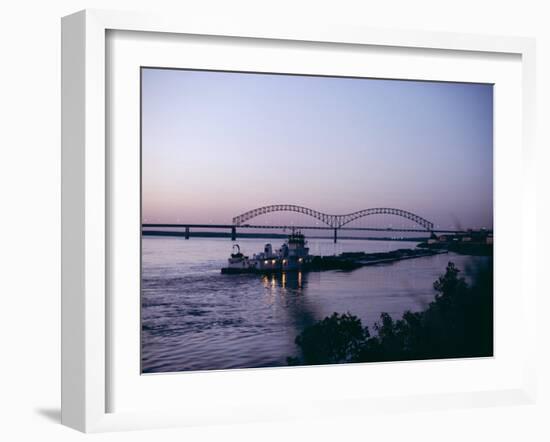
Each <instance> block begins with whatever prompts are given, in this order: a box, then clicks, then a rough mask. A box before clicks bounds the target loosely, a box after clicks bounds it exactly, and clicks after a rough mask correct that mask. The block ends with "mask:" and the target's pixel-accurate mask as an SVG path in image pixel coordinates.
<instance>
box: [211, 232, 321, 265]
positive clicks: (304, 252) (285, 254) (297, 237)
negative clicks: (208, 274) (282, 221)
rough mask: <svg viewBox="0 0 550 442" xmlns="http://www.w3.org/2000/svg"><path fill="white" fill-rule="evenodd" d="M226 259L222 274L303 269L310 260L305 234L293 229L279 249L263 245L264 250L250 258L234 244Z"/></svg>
mask: <svg viewBox="0 0 550 442" xmlns="http://www.w3.org/2000/svg"><path fill="white" fill-rule="evenodd" d="M235 248H236V249H237V253H232V254H231V256H230V257H229V259H228V260H227V267H224V268H222V270H221V271H222V273H223V274H240V273H274V272H291V271H300V270H305V269H306V268H307V267H308V265H309V264H310V262H311V256H310V255H309V248H308V247H307V241H306V239H305V236H304V235H303V234H302V233H300V232H295V231H293V232H292V233H291V234H290V235H289V237H288V239H287V241H286V242H285V243H284V244H283V245H282V246H281V248H280V249H277V250H273V247H272V246H271V244H266V245H265V246H264V251H263V252H260V253H257V254H254V255H253V256H252V258H248V256H244V255H243V254H242V253H241V249H240V247H239V246H238V245H237V244H235V245H234V246H233V252H235Z"/></svg>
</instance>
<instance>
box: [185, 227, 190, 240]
mask: <svg viewBox="0 0 550 442" xmlns="http://www.w3.org/2000/svg"><path fill="white" fill-rule="evenodd" d="M185 239H189V227H186V228H185Z"/></svg>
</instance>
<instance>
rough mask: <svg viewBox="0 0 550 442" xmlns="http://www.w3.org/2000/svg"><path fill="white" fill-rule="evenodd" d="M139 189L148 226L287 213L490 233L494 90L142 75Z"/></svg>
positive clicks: (174, 72) (275, 78)
mask: <svg viewBox="0 0 550 442" xmlns="http://www.w3.org/2000/svg"><path fill="white" fill-rule="evenodd" d="M142 180H143V182H142V185H143V187H142V189H143V194H142V198H143V199H142V204H143V221H144V222H166V223H170V222H189V223H203V222H205V223H206V222H215V223H230V222H231V218H232V217H233V216H236V215H239V214H240V213H242V212H244V211H246V210H249V209H253V208H256V207H260V206H263V205H268V204H279V203H287V204H297V205H303V206H306V207H310V208H312V209H316V210H319V211H321V212H325V213H333V214H340V213H350V212H354V211H357V210H361V209H366V208H371V207H395V208H400V209H405V210H409V211H411V212H414V213H416V214H418V215H420V216H422V217H424V218H427V219H428V220H430V221H432V222H434V223H435V224H436V225H438V226H440V227H441V228H447V227H461V228H468V227H474V228H475V227H487V228H492V225H493V215H492V213H493V206H492V195H493V88H492V85H481V84H463V83H436V82H419V81H397V80H374V79H350V78H334V77H309V76H288V75H266V74H244V73H225V72H201V71H185V70H166V69H150V68H146V69H143V71H142ZM281 216H287V217H289V219H290V218H292V217H294V219H296V216H295V215H291V214H287V215H284V214H283V215H281ZM371 218H372V220H371ZM374 218H383V217H377V216H371V217H367V218H365V219H364V221H365V220H367V221H369V222H371V221H372V222H371V224H372V225H380V224H384V225H388V223H389V222H390V221H391V220H389V219H388V218H386V219H379V220H378V221H376V220H374ZM394 218H395V217H394ZM278 220H281V218H278ZM310 220H311V223H312V224H314V222H315V220H313V219H310ZM393 221H398V222H396V223H395V224H394V225H397V224H399V225H401V221H403V220H401V221H399V220H395V219H394V220H393ZM262 222H266V220H265V219H264V220H262V218H257V219H255V220H253V221H251V223H254V224H256V223H257V224H262ZM404 222H405V223H407V221H404ZM409 225H410V224H409Z"/></svg>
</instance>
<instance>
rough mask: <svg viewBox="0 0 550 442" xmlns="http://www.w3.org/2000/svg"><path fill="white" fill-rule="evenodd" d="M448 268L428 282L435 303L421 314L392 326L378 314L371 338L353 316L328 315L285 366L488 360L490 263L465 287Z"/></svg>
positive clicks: (306, 332)
mask: <svg viewBox="0 0 550 442" xmlns="http://www.w3.org/2000/svg"><path fill="white" fill-rule="evenodd" d="M459 273H460V271H459V270H458V269H457V268H456V266H455V265H454V264H453V263H452V262H450V263H449V264H448V265H447V269H446V272H445V274H444V275H442V276H440V277H439V278H438V280H437V281H435V282H434V284H433V287H434V289H435V291H436V295H435V299H434V301H433V302H431V303H430V304H429V306H428V308H427V309H426V310H424V311H421V312H411V311H407V312H405V313H404V314H403V316H402V318H401V319H398V320H394V319H393V318H392V317H391V316H390V315H389V314H387V313H382V314H381V315H380V321H379V322H377V323H376V324H375V325H374V332H373V334H372V335H371V333H370V331H369V328H368V327H363V325H362V323H361V320H360V319H359V318H357V317H356V316H354V315H352V314H350V313H345V314H339V313H333V314H332V315H331V316H328V317H326V318H325V319H323V320H321V321H319V322H317V323H315V324H313V325H312V326H309V327H307V328H306V329H304V330H303V332H302V333H301V334H300V335H298V336H297V337H296V340H295V342H296V345H297V346H298V347H299V348H300V350H301V352H300V353H301V355H300V356H298V357H289V358H287V360H288V363H289V365H317V364H337V363H349V362H381V361H404V360H418V359H443V358H463V357H480V356H492V355H493V271H492V263H491V264H490V265H488V266H486V267H483V268H479V269H477V271H476V274H475V275H474V277H473V282H472V283H471V284H470V285H468V284H467V283H466V281H465V279H464V278H463V277H461V276H459Z"/></svg>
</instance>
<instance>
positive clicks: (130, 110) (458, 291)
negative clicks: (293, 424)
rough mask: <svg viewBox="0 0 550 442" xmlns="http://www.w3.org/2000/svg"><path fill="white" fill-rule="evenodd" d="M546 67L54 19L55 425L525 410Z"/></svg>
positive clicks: (520, 58) (127, 18)
mask: <svg viewBox="0 0 550 442" xmlns="http://www.w3.org/2000/svg"><path fill="white" fill-rule="evenodd" d="M533 57H534V49H533V42H532V41H531V40H529V39H521V38H493V37H481V36H469V35H454V34H429V33H420V32H389V31H377V30H365V29H350V28H340V27H334V28H333V29H331V30H326V29H323V30H321V29H315V28H314V27H310V26H307V27H303V28H301V29H290V28H288V29H284V28H278V29H270V28H269V27H264V26H261V27H260V26H259V25H258V27H256V26H254V25H250V24H247V25H245V24H242V23H241V24H239V23H232V24H226V25H224V26H221V27H220V26H219V25H214V24H210V23H208V22H203V23H201V22H200V21H193V22H191V21H186V20H183V21H181V20H171V19H168V18H165V17H162V18H159V17H151V16H143V15H139V14H127V13H112V12H106V11H84V12H80V13H77V14H74V15H72V16H68V17H66V18H64V19H63V199H62V201H63V235H62V239H63V246H62V251H63V278H62V282H63V285H62V286H63V315H62V316H63V330H62V337H63V342H62V344H63V345H62V348H63V364H62V365H63V382H62V383H63V394H62V399H63V404H62V420H63V423H65V424H66V425H69V426H71V427H74V428H77V429H79V430H82V431H106V430H110V429H121V428H151V427H159V426H173V425H190V424H195V425H196V424H207V423H210V422H246V421H255V420H264V419H273V418H274V417H275V418H285V417H289V416H293V417H312V416H324V415H335V414H336V415H338V414H364V413H368V412H370V411H371V410H375V409H379V408H380V406H381V404H384V405H383V408H385V409H387V410H390V411H391V410H397V409H399V410H403V409H415V408H418V407H434V408H436V407H442V406H443V407H460V406H472V405H473V406H475V405H487V404H498V403H502V402H506V403H511V402H512V403H525V402H529V401H531V400H532V397H533V394H534V390H535V384H534V375H533V370H534V366H533V359H532V358H533V356H532V347H531V345H532V344H531V343H532V342H533V339H532V336H533V333H534V325H533V324H532V322H531V321H530V320H529V315H530V314H531V313H532V312H533V309H534V303H535V294H536V290H534V289H533V284H534V282H533V281H534V278H531V276H532V275H531V273H532V272H533V271H534V270H533V269H531V268H530V267H529V266H527V265H525V263H526V262H527V260H528V253H527V251H528V250H527V248H526V246H524V245H523V243H522V241H521V240H518V238H520V239H521V237H522V236H523V235H525V232H526V231H528V229H529V226H530V225H531V224H532V223H533V222H534V214H533V210H534V209H533V203H532V197H531V196H530V195H531V193H532V192H533V190H534V184H533V182H532V181H531V179H530V177H529V174H528V173H526V171H527V170H528V168H529V164H530V163H529V161H530V156H529V151H530V148H531V147H530V146H531V142H532V138H531V137H532V126H531V125H532V118H533V95H534V79H533V75H534V70H533V63H534V61H533ZM512 176H513V177H514V179H510V178H511V177H512ZM519 182H521V186H519V185H518V183H519ZM518 207H521V208H522V210H517V208H518ZM411 379H415V381H414V382H410V380H411ZM322 386H324V387H322Z"/></svg>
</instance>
